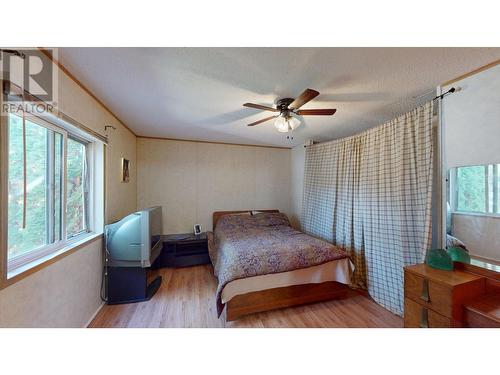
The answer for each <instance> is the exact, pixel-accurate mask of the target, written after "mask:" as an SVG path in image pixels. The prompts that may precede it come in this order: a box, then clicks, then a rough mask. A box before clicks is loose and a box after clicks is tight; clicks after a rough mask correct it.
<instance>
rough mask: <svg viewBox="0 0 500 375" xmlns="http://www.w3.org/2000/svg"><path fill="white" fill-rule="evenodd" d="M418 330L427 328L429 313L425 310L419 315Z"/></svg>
mask: <svg viewBox="0 0 500 375" xmlns="http://www.w3.org/2000/svg"><path fill="white" fill-rule="evenodd" d="M420 328H429V312H428V310H427V309H425V308H423V309H422V314H421V315H420Z"/></svg>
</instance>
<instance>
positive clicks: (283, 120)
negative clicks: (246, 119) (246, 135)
mask: <svg viewBox="0 0 500 375" xmlns="http://www.w3.org/2000/svg"><path fill="white" fill-rule="evenodd" d="M318 95H319V92H318V91H316V90H312V89H306V90H305V91H304V92H303V93H302V94H300V95H299V96H298V97H297V98H295V99H292V98H283V99H279V100H278V101H277V102H276V108H274V107H268V106H265V105H260V104H254V103H245V104H243V106H244V107H249V108H256V109H262V110H263V111H270V112H279V114H278V115H274V116H269V117H266V118H263V119H262V120H259V121H255V122H252V123H251V124H248V126H255V125H258V124H262V123H263V122H266V121H269V120H272V119H276V120H275V121H274V126H275V127H276V129H278V131H280V132H282V133H286V132H288V131H292V130H295V129H297V128H298V127H299V126H300V121H299V120H298V119H297V118H296V117H294V116H293V115H297V116H331V115H333V114H334V113H335V112H337V110H336V109H299V108H300V107H302V106H303V105H304V104H306V103H307V102H309V101H310V100H312V99H314V98H315V97H317V96H318Z"/></svg>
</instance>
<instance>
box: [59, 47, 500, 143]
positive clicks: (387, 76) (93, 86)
mask: <svg viewBox="0 0 500 375" xmlns="http://www.w3.org/2000/svg"><path fill="white" fill-rule="evenodd" d="M59 58H60V61H61V63H62V64H63V65H64V66H66V67H67V68H68V69H69V71H70V72H71V73H73V75H75V76H76V78H77V79H78V80H80V81H81V82H82V83H83V84H84V85H86V86H87V87H88V88H89V89H90V90H91V91H92V92H93V93H94V94H95V95H96V96H97V97H98V98H99V99H100V100H102V101H103V102H104V103H105V104H106V105H107V106H108V107H109V108H110V109H111V110H112V111H113V112H114V113H115V114H116V115H117V116H118V117H119V118H120V119H122V120H123V121H124V122H125V123H126V124H127V125H128V126H129V127H130V128H131V129H133V130H134V132H136V133H137V134H138V135H143V136H153V137H167V138H179V139H192V140H203V141H219V142H230V143H244V144H261V145H274V146H285V147H290V146H294V145H297V144H300V143H302V142H304V141H306V140H308V139H313V140H315V141H326V140H330V139H335V138H340V137H344V136H348V135H352V134H354V133H357V132H359V131H362V130H364V129H367V128H370V127H373V126H376V125H378V124H380V123H383V122H385V121H388V120H390V119H392V118H394V117H396V116H398V115H400V114H402V113H404V112H406V111H408V110H410V109H412V108H413V107H415V106H417V105H418V104H420V103H422V102H423V101H425V100H426V99H431V98H432V97H433V94H432V93H429V94H428V95H426V96H424V97H419V98H418V96H421V95H422V94H424V93H426V92H427V93H428V92H429V90H433V89H435V87H436V86H438V85H439V84H440V83H443V82H444V81H447V80H449V79H452V78H454V77H456V76H459V75H461V74H463V73H467V72H469V71H471V70H473V69H476V68H478V67H480V66H482V65H485V64H487V63H490V62H492V61H494V60H497V59H500V48H60V50H59ZM306 88H312V89H316V90H318V91H319V92H320V93H321V94H320V95H319V96H318V97H317V98H316V99H314V100H313V101H311V102H309V103H307V104H306V105H305V106H304V107H302V108H304V109H307V108H337V113H336V114H335V115H334V116H325V117H323V116H321V117H320V116H315V117H312V116H309V117H303V120H302V122H303V126H301V127H300V128H298V129H297V130H296V131H295V132H294V133H293V137H294V139H293V140H288V139H286V134H283V133H279V132H278V131H277V130H276V129H275V128H274V126H273V122H272V121H269V122H266V123H263V124H261V125H257V126H255V127H247V126H246V125H247V124H248V123H250V122H253V121H256V120H258V119H260V118H264V117H266V116H269V115H270V113H269V112H261V111H258V110H254V109H250V108H244V107H242V104H243V103H245V102H253V103H258V104H267V105H269V104H273V103H274V102H276V100H277V99H279V98H283V97H292V98H293V97H296V96H297V95H299V94H300V93H301V92H302V91H303V90H304V89H306Z"/></svg>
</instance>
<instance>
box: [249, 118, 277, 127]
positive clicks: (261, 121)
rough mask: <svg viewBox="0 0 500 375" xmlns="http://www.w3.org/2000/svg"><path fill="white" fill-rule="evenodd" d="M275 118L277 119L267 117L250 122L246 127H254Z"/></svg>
mask: <svg viewBox="0 0 500 375" xmlns="http://www.w3.org/2000/svg"><path fill="white" fill-rule="evenodd" d="M276 117H278V116H269V117H266V118H263V119H262V120H259V121H255V122H252V123H251V124H248V126H255V125H258V124H261V123H263V122H266V121H269V120H272V119H273V118H276Z"/></svg>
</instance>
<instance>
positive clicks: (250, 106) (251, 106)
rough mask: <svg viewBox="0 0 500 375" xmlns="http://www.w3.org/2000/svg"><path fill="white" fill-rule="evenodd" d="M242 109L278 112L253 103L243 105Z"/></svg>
mask: <svg viewBox="0 0 500 375" xmlns="http://www.w3.org/2000/svg"><path fill="white" fill-rule="evenodd" d="M243 107H249V108H256V109H262V110H263V111H271V112H278V110H277V109H276V108H273V107H267V106H265V105H260V104H254V103H245V104H243Z"/></svg>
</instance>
